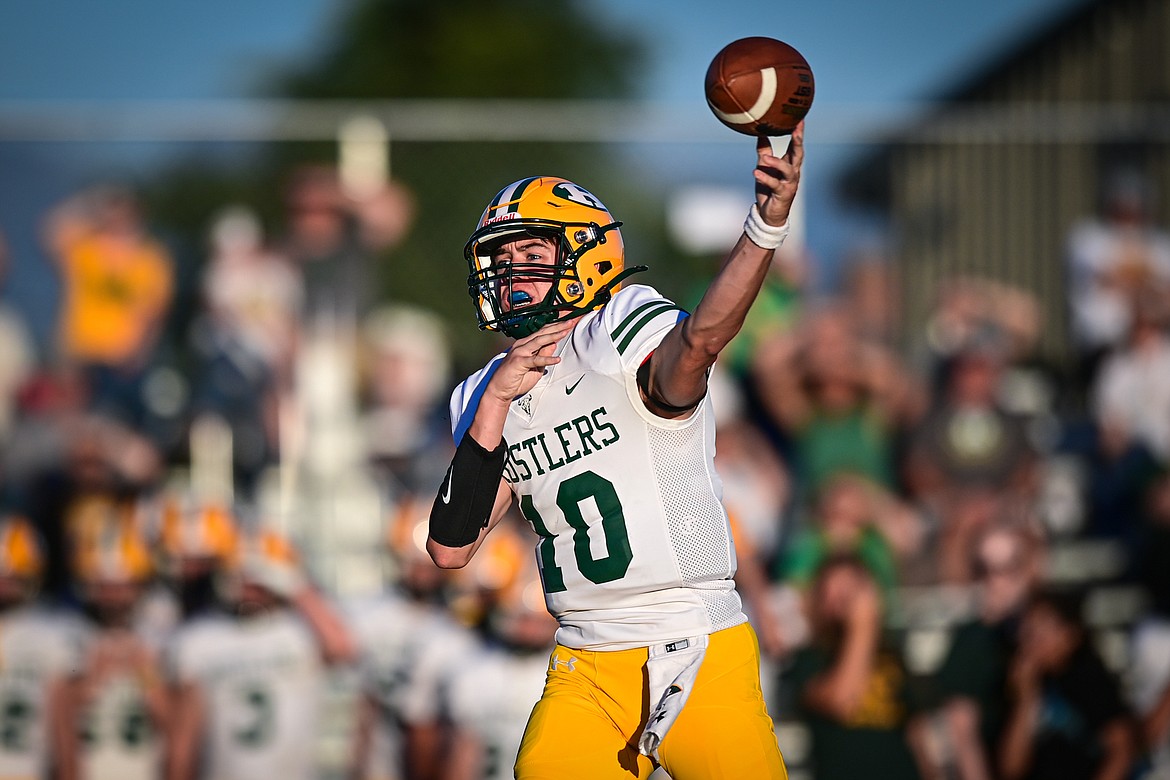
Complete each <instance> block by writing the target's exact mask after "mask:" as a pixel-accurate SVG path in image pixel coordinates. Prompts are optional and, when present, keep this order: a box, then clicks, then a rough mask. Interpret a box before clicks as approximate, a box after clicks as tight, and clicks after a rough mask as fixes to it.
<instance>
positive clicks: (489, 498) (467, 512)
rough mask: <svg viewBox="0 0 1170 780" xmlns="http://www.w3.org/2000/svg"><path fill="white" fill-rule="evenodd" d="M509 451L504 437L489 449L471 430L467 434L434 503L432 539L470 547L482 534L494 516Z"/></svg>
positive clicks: (445, 545) (457, 449)
mask: <svg viewBox="0 0 1170 780" xmlns="http://www.w3.org/2000/svg"><path fill="white" fill-rule="evenodd" d="M507 454H508V445H507V443H506V442H504V441H503V440H501V441H500V444H499V446H498V447H496V448H495V449H494V450H491V451H490V452H489V451H488V450H485V449H484V448H483V447H482V446H480V443H479V442H477V441H476V440H475V438H474V437H473V436H472V435H471V434H470V433H465V434H464V435H463V438H462V439H460V440H459V446H458V447H456V448H455V457H453V458H452V459H451V465H450V467H448V469H447V476H446V477H445V478H444V479H443V484H442V485H440V486H439V493H438V495H436V496H435V503H434V505H433V506H432V507H431V525H430V536H431V538H432V539H434V540H435V541H436V542H438V543H439V544H441V545H443V546H444V547H466V546H467V545H469V544H472V543H473V542H475V540H476V539H478V538H479V532H480V531H481V530H483V529H484V528H486V527H487V524H488V521H490V520H491V517H492V507H493V506H494V505H495V502H496V493H497V491H498V490H499V486H500V477H501V476H502V475H503V473H504V459H505V457H506V456H507Z"/></svg>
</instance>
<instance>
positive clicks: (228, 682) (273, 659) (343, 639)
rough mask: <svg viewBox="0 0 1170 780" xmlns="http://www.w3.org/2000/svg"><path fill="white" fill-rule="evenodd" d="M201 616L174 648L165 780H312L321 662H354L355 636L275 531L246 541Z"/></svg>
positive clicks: (181, 634) (176, 639)
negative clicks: (217, 605) (214, 603)
mask: <svg viewBox="0 0 1170 780" xmlns="http://www.w3.org/2000/svg"><path fill="white" fill-rule="evenodd" d="M219 588H220V590H221V591H222V594H223V598H224V600H225V602H227V605H228V607H229V611H227V612H223V613H216V612H205V613H203V614H202V615H200V616H198V617H196V618H195V619H193V620H191V621H189V622H188V623H186V624H184V625H183V626H182V627H180V628H179V630H178V631H177V632H176V634H175V637H174V639H173V641H172V643H171V646H170V648H169V651H170V658H169V660H170V667H171V675H172V677H173V680H174V686H175V688H176V693H175V704H174V727H173V729H172V740H173V745H172V750H171V753H170V756H169V759H168V768H167V777H168V778H171V780H185V779H186V778H193V777H206V778H215V779H216V780H237V779H239V778H249V779H250V778H256V777H270V778H279V780H309V779H310V778H313V777H315V776H316V767H315V751H316V746H317V735H318V732H319V730H320V723H319V715H320V705H321V697H322V693H323V688H324V684H325V677H324V668H323V663H324V664H334V663H343V662H347V661H350V660H352V659H353V657H354V647H353V644H352V640H351V639H350V636H349V632H348V630H347V629H346V627H345V626H344V624H343V623H342V622H341V619H340V618H339V617H338V616H337V614H336V613H335V612H334V611H333V609H332V608H331V607H330V605H329V604H328V603H327V602H326V600H325V598H324V597H323V596H322V595H321V594H320V593H319V592H318V591H317V590H316V588H315V587H314V586H313V585H312V584H311V583H310V582H309V580H308V578H307V577H306V576H305V574H304V572H303V571H302V568H301V565H300V560H299V556H298V554H297V552H296V551H295V550H294V549H293V547H292V545H291V544H290V543H289V542H288V541H287V540H285V539H284V538H283V537H281V536H279V535H278V534H276V533H273V532H271V531H266V530H265V531H259V532H254V533H250V534H245V535H244V536H243V538H242V539H241V540H240V544H239V546H238V549H237V551H236V552H235V554H234V555H233V559H232V561H231V562H230V564H229V566H228V568H227V569H226V570H225V571H224V572H223V573H222V574H221V575H220V581H219Z"/></svg>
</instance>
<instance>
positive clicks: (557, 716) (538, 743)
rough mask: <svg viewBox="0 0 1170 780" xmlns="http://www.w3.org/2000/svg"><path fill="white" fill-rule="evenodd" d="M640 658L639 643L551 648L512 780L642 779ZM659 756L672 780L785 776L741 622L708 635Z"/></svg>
mask: <svg viewBox="0 0 1170 780" xmlns="http://www.w3.org/2000/svg"><path fill="white" fill-rule="evenodd" d="M646 657H647V653H646V649H645V648H640V649H635V650H620V651H613V652H593V651H589V650H571V649H569V648H567V647H562V646H561V645H557V646H556V648H554V649H553V652H552V656H551V657H550V659H549V673H548V679H547V681H546V682H545V685H544V695H542V696H541V698H540V701H539V702H537V704H536V707H535V708H534V709H533V710H532V716H531V717H530V718H529V719H528V728H527V730H526V731H525V732H524V740H523V742H521V744H520V753H519V755H518V756H517V757H516V777H517V779H518V780H610V779H611V778H612V780H635V779H638V780H641V779H642V778H646V777H649V776H650V773H651V772H652V771H653V770H654V763H653V762H652V761H651V760H650V759H649V758H647V757H646V756H643V755H641V754H640V753H639V752H638V746H637V745H638V737H639V736H640V735H641V733H642V727H643V726H645V724H646V718H647V716H648V714H649V710H650V702H649V701H647V698H648V694H647V690H646V687H647V681H646V680H647V678H646ZM658 755H659V757H660V758H661V759H662V765H663V767H664V768H665V769H666V771H667V772H668V773H670V776H671V778H673V780H786V778H787V776H788V774H787V771H786V770H785V768H784V760H783V758H781V756H780V748H779V746H778V745H777V743H776V734H775V731H774V730H773V726H772V719H771V718H770V717H769V716H768V711H767V708H766V707H765V705H764V696H763V693H762V692H761V691H760V650H759V645H758V643H757V641H756V634H755V632H754V631H753V630H752V628H751V626H750V625H749V624H747V623H744V624H742V625H739V626H735V627H734V628H728V629H725V630H723V631H719V632H717V633H714V634H712V635H711V642H710V646H709V647H708V648H707V654H706V656H705V657H704V659H703V665H702V667H700V669H699V676H698V679H696V680H695V687H694V690H693V691H691V695H690V698H689V699H687V702H686V706H685V707H683V710H682V713H681V714H680V715H679V717H678V720H677V721H675V723H674V725H673V726H672V727H671V729H670V731H669V732H667V734H666V738H665V739H664V740H663V742H662V744H661V745H660V746H659V749H658Z"/></svg>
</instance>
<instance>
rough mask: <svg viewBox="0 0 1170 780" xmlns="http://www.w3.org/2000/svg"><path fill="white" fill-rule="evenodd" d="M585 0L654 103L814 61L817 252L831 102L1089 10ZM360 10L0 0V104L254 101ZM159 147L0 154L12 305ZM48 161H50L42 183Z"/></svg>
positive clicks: (257, 3) (881, 103)
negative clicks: (42, 241)
mask: <svg viewBox="0 0 1170 780" xmlns="http://www.w3.org/2000/svg"><path fill="white" fill-rule="evenodd" d="M439 1H441V0H436V2H439ZM581 1H582V2H584V3H585V5H587V6H588V7H589V8H591V9H593V10H595V12H596V13H597V14H598V15H599V17H600V18H602V19H604V20H607V21H608V23H610V24H614V25H619V26H628V27H633V28H637V29H639V30H641V31H643V33H644V36H645V38H646V39H647V40H648V41H649V43H650V44H651V58H652V59H651V63H650V65H649V66H648V69H647V72H646V73H645V74H644V76H643V90H642V91H643V94H644V95H645V96H647V97H653V98H655V99H660V100H665V101H682V102H686V101H695V102H696V103H701V101H702V80H703V74H704V72H705V70H706V66H707V63H708V62H709V61H710V58H711V57H712V56H713V55H714V53H715V52H716V51H718V50H719V49H720V48H721V47H722V46H723V45H724V44H726V43H727V42H729V41H731V40H734V39H735V38H739V37H743V36H746V35H769V36H772V37H776V38H780V39H783V40H785V41H787V42H789V43H791V44H793V45H795V46H796V47H797V48H798V49H800V50H801V51H802V52H803V53H804V55H805V57H806V58H807V59H808V60H809V62H810V64H811V65H812V68H813V71H814V73H815V75H816V84H817V93H816V102H815V104H814V107H813V113H812V114H811V115H810V144H809V152H810V155H809V164H808V170H807V171H806V177H805V181H806V182H807V185H806V186H805V187H804V189H806V190H807V192H808V197H809V207H808V209H809V214H810V218H811V217H814V216H816V217H817V219H816V220H815V227H814V222H813V221H812V220H811V219H810V231H809V239H810V245H811V246H812V247H813V249H814V251H816V252H820V253H821V254H822V255H826V256H832V255H834V254H837V253H839V252H840V251H842V247H843V243H844V242H845V241H847V240H848V239H843V238H842V235H843V234H845V233H848V231H849V229H850V228H847V227H843V225H844V223H842V222H840V221H839V216H840V215H838V214H837V213H836V211H835V205H834V204H833V203H832V202H831V197H830V194H829V192H828V186H827V182H828V181H829V180H830V179H831V172H832V168H833V166H834V165H836V164H838V163H839V162H841V161H842V160H843V159H846V157H847V155H848V154H849V152H850V149H848V148H845V147H842V146H840V145H836V146H835V145H828V146H825V145H821V146H820V147H818V144H817V139H816V124H815V123H816V118H817V109H818V108H820V109H821V112H822V113H821V115H822V116H826V117H828V116H832V113H831V112H830V110H829V109H830V108H833V107H836V108H843V109H845V110H847V111H849V112H852V114H853V115H860V116H863V117H864V116H868V115H869V114H868V113H866V112H870V111H872V112H873V115H874V116H877V114H878V112H880V111H883V110H884V111H886V112H887V113H895V114H896V113H897V112H898V110H899V108H900V107H901V106H902V105H903V104H904V103H905V102H907V101H919V100H923V99H927V98H930V97H932V96H934V95H937V94H939V93H941V92H943V91H945V90H946V89H947V88H948V87H949V86H950V85H952V84H953V83H954V82H955V80H956V79H959V78H962V77H963V76H965V75H967V74H969V73H971V72H972V70H973V69H977V68H978V67H980V66H981V65H982V64H985V63H986V62H988V61H989V59H991V58H994V57H995V56H996V55H997V54H998V53H1000V52H1002V51H1006V50H1008V49H1010V48H1011V47H1012V46H1013V45H1014V44H1016V43H1018V42H1019V41H1021V40H1023V39H1025V38H1027V37H1028V35H1029V34H1030V33H1032V32H1034V31H1035V30H1036V29H1037V28H1038V27H1039V26H1041V25H1043V24H1044V22H1045V21H1046V20H1048V19H1050V18H1051V16H1052V15H1053V14H1054V13H1058V12H1060V11H1062V10H1063V9H1066V8H1068V7H1070V6H1072V5H1076V4H1079V3H1080V2H1082V1H1083V0H981V2H979V3H973V2H939V0H889V2H884V3H876V2H868V3H866V2H860V1H859V0H811V1H810V0H805V2H800V3H794V2H777V1H775V0H773V1H772V2H764V1H763V0H670V1H668V0H581ZM348 2H349V0H163V1H162V2H160V1H159V0H24V1H23V2H20V1H19V0H0V110H3V106H2V104H3V102H4V101H30V100H31V101H37V100H70V101H96V102H98V103H99V104H100V102H101V101H103V100H174V99H180V100H181V99H208V98H231V97H248V96H256V95H257V91H256V88H257V85H258V84H260V83H261V82H262V81H263V78H264V76H265V75H266V74H269V73H272V72H275V71H277V70H279V69H280V68H281V66H282V65H287V64H288V63H292V62H296V61H298V60H300V59H303V58H306V57H311V56H312V54H313V52H314V51H315V49H316V48H318V47H320V46H321V45H322V43H323V42H324V41H325V40H326V37H327V34H328V32H329V30H330V28H331V26H332V24H333V22H334V21H335V20H336V18H337V17H338V15H339V14H341V13H343V11H344V8H345V6H346V5H347V3H348ZM858 112H860V113H858ZM826 121H828V120H826ZM745 140H746V139H745ZM735 148H736V149H737V151H736V152H735V153H734V154H729V153H727V152H726V151H724V152H720V153H719V154H712V155H702V157H703V163H704V164H705V165H706V168H703V169H699V167H697V168H696V170H695V171H694V172H693V178H695V179H696V180H700V181H703V180H712V179H717V178H719V177H721V176H725V177H726V178H727V179H728V181H735V182H738V181H740V180H741V179H744V178H745V175H744V174H745V171H746V170H747V169H750V166H751V160H752V159H753V156H754V155H753V151H752V147H751V143H750V141H749V142H748V143H747V144H745V145H744V148H743V149H742V150H740V149H738V147H735ZM152 151H153V152H154V154H148V153H146V152H147V150H144V149H141V148H138V147H129V146H128V145H125V144H116V143H115V144H111V143H103V144H66V145H56V146H50V148H46V145H40V146H39V147H37V148H30V150H29V154H23V153H22V154H21V155H18V158H19V159H16V160H14V159H13V156H12V155H8V156H7V157H5V156H3V155H0V230H3V231H5V232H7V233H8V234H9V238H10V240H11V242H12V243H13V244H14V248H15V249H16V250H17V251H16V252H15V254H16V255H17V261H18V262H17V267H16V268H15V269H14V270H13V272H12V275H11V279H10V284H9V286H8V289H7V290H6V297H9V298H13V297H15V298H18V299H27V300H34V299H36V298H37V297H38V296H44V295H45V290H44V289H43V286H44V285H43V279H42V277H43V274H40V275H38V274H37V273H34V272H33V270H32V268H31V261H29V260H26V259H25V258H31V257H33V255H34V254H35V252H36V248H35V232H34V231H33V230H32V229H31V227H30V225H29V223H30V222H32V221H33V220H34V210H35V209H36V208H38V207H40V204H44V203H47V202H52V200H55V199H56V198H58V197H60V196H61V195H62V194H64V193H66V192H68V191H69V190H70V189H71V188H74V187H76V186H77V183H78V182H79V181H85V180H88V179H91V178H93V177H94V176H97V175H101V174H103V173H113V172H120V168H123V167H126V166H129V167H130V168H133V167H134V166H135V165H137V166H138V167H139V168H141V167H142V166H144V165H146V163H145V162H143V161H150V160H154V159H157V156H156V155H157V153H158V152H159V150H158V149H154V150H152ZM164 151H165V149H164ZM164 156H165V155H164ZM696 157H698V155H696ZM5 160H7V164H8V167H9V170H7V171H6V170H4V169H3V168H4V164H5ZM45 160H51V163H52V164H51V166H46V167H45V169H44V170H43V173H42V174H41V175H40V176H38V175H37V174H38V169H37V166H38V165H41V164H43V161H45ZM18 169H19V170H18ZM724 171H726V174H725V173H724ZM17 173H19V174H20V176H21V178H22V179H27V177H29V176H33V177H35V178H36V179H37V181H36V186H34V187H32V188H31V190H29V189H27V188H26V189H23V190H22V191H21V192H12V191H10V190H11V188H8V189H9V191H6V188H5V187H4V181H5V180H6V179H7V180H10V181H11V180H12V179H13V177H14V175H15V174H17ZM733 175H734V176H735V177H736V178H731V177H732V176H733ZM14 223H18V224H14ZM38 326H39V327H42V328H43V327H44V323H38Z"/></svg>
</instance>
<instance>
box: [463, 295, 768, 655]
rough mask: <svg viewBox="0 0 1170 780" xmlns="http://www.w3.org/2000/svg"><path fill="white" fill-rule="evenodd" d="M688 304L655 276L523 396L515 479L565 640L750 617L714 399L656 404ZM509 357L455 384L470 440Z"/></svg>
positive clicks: (620, 642)
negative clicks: (682, 406)
mask: <svg viewBox="0 0 1170 780" xmlns="http://www.w3.org/2000/svg"><path fill="white" fill-rule="evenodd" d="M685 316H686V313H685V312H683V311H682V310H681V309H679V308H678V307H677V306H675V305H674V304H673V303H672V302H670V301H669V300H667V299H665V298H663V297H662V296H661V295H659V294H658V293H657V292H656V291H654V290H653V289H651V288H650V287H647V286H644V285H633V286H630V287H627V288H624V289H622V290H621V291H620V292H618V293H616V294H615V295H614V296H613V299H612V300H611V301H610V302H609V303H608V304H606V305H605V306H603V307H602V308H600V309H598V310H596V311H593V312H590V313H589V314H586V315H584V316H582V317H581V318H580V320H579V321H578V323H577V324H576V326H575V327H574V328H573V330H572V331H571V333H570V334H569V335H568V336H566V337H565V339H564V340H562V342H561V343H560V344H559V345H558V347H557V354H558V355H559V356H560V358H561V362H560V363H558V364H556V365H554V366H551V367H550V368H549V369H548V371H547V372H546V373H545V375H544V376H543V377H541V379H540V380H539V381H538V382H537V383H536V385H535V386H534V387H533V388H532V390H531V391H530V392H528V393H526V394H524V395H523V396H520V397H519V398H517V399H515V400H514V401H513V402H512V404H511V407H510V409H509V412H508V417H507V421H506V423H505V425H504V439H505V441H506V442H507V445H508V459H507V462H506V464H505V467H504V480H505V481H506V482H508V484H509V485H510V486H511V488H512V491H513V492H514V493H515V495H516V497H517V499H518V500H519V503H520V509H521V511H522V512H523V513H524V516H525V518H527V519H528V521H529V522H530V523H532V527H533V528H534V529H535V530H536V533H537V534H538V535H539V536H540V537H541V538H540V541H539V542H538V544H537V558H538V562H539V564H540V570H541V580H542V582H543V585H544V591H545V600H546V603H547V604H548V607H549V611H550V612H552V613H553V615H555V616H556V617H557V619H558V621H559V622H560V629H559V630H558V631H557V641H558V642H560V643H561V644H563V645H565V646H567V647H574V648H583V649H592V650H622V649H629V648H632V647H641V646H646V645H650V644H656V643H659V642H665V641H668V640H670V639H676V638H681V637H686V636H695V635H699V634H707V633H711V632H714V631H718V630H721V629H723V628H729V627H731V626H734V625H738V624H740V623H742V622H744V621H746V619H747V618H746V617H745V616H744V614H743V609H742V604H741V602H740V598H739V595H738V594H737V593H736V592H735V586H734V583H733V582H732V576H733V575H734V574H735V566H736V561H735V549H734V546H733V544H732V541H731V532H730V530H729V526H728V521H727V515H726V513H725V511H724V509H723V505H722V502H721V500H720V499H721V493H722V487H721V484H720V481H719V477H718V475H717V474H716V473H715V466H714V455H715V423H714V415H713V413H712V410H711V404H710V399H709V398H704V399H703V400H702V402H701V403H700V404H699V405H698V407H697V408H696V409H695V411H694V412H693V413H691V414H690V415H689V416H686V417H684V418H681V419H675V420H669V419H664V418H661V417H658V416H657V415H655V414H653V413H652V412H650V411H649V410H648V409H646V407H645V405H644V404H643V402H642V400H641V398H640V395H639V391H638V385H637V378H636V377H637V371H638V368H639V366H640V365H641V364H642V362H643V361H645V360H646V359H647V358H648V357H649V356H650V354H651V353H652V352H653V351H654V349H655V348H656V347H657V346H658V344H659V343H660V342H661V341H662V338H663V337H664V336H665V335H666V334H667V333H668V332H669V331H670V329H671V328H673V327H674V326H675V324H676V323H678V322H679V321H680V320H681V319H682V318H683V317H685ZM503 357H504V355H498V356H496V357H495V358H494V359H493V360H492V361H491V362H490V363H489V364H488V365H487V366H486V367H485V368H484V369H482V370H481V371H479V372H478V373H476V374H474V375H472V376H471V377H469V378H468V379H467V380H466V381H464V382H463V384H461V385H460V386H459V387H458V388H456V390H455V392H454V394H453V396H452V399H451V418H452V421H453V428H454V433H455V439H456V441H458V440H459V439H460V438H462V436H463V435H464V434H465V433H466V431H467V429H468V428H469V427H470V425H471V421H472V419H473V418H474V416H475V411H476V409H477V408H478V404H479V400H480V398H481V397H482V394H483V392H484V389H485V387H486V386H487V383H488V380H489V379H490V378H491V374H492V372H494V371H495V369H496V367H497V366H498V365H499V363H500V361H501V360H503Z"/></svg>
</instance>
